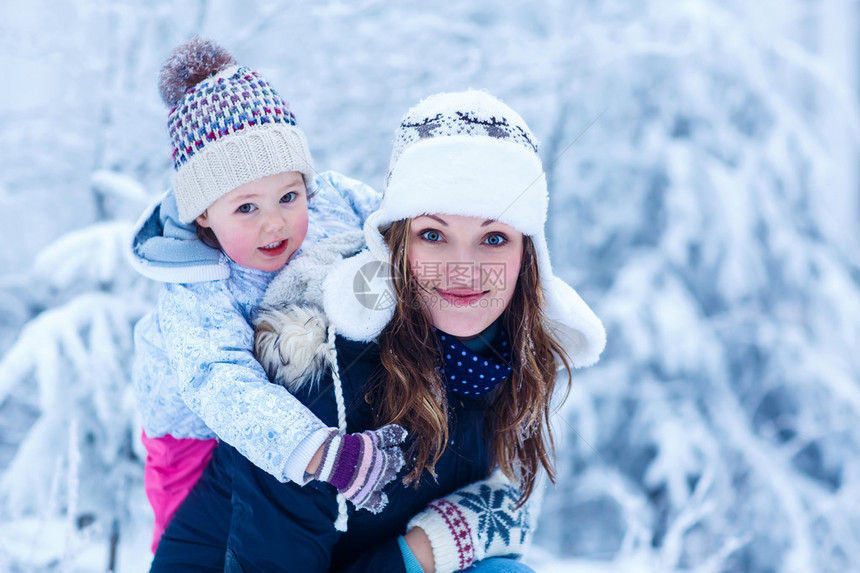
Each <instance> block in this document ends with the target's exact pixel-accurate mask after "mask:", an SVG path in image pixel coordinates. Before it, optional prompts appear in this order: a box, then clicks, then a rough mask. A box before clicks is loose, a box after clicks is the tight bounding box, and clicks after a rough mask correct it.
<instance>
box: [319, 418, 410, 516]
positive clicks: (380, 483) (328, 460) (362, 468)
mask: <svg viewBox="0 0 860 573" xmlns="http://www.w3.org/2000/svg"><path fill="white" fill-rule="evenodd" d="M406 435H407V432H406V430H404V429H403V428H402V427H400V426H398V425H396V424H390V425H388V426H384V427H382V428H379V429H378V430H367V431H366V432H361V433H359V434H337V433H332V435H331V436H329V437H328V438H327V439H326V441H325V442H324V443H323V459H322V462H321V463H320V465H319V468H317V471H316V473H314V474H313V476H314V478H315V479H318V480H320V481H324V482H327V483H330V484H331V485H333V486H334V487H335V488H336V489H337V490H338V491H339V492H340V493H342V494H343V496H344V497H345V498H346V499H348V500H350V501H351V502H352V503H353V504H355V506H356V507H357V508H359V509H366V510H368V511H370V512H371V513H379V512H380V511H382V509H383V508H384V507H385V505H386V504H387V503H388V496H386V495H385V494H384V493H383V492H382V490H383V488H384V487H385V486H386V485H387V484H388V483H389V482H391V481H392V480H393V479H394V478H395V477H397V472H399V471H400V468H402V467H403V464H404V458H403V450H402V444H403V441H404V440H405V439H406Z"/></svg>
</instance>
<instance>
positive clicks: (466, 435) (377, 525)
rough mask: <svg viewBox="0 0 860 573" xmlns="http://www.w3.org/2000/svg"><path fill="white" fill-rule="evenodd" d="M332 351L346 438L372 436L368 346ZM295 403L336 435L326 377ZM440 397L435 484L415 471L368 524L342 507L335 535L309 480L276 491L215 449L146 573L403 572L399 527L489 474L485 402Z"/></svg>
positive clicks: (330, 492) (331, 512) (329, 493)
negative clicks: (342, 527) (440, 447)
mask: <svg viewBox="0 0 860 573" xmlns="http://www.w3.org/2000/svg"><path fill="white" fill-rule="evenodd" d="M336 348H337V356H338V364H339V367H340V375H341V383H342V388H343V393H344V400H345V405H346V412H347V432H349V433H353V432H361V431H364V430H367V429H372V428H374V427H375V424H374V423H373V416H372V411H371V408H370V406H369V405H368V404H367V402H365V400H364V395H365V392H366V389H367V388H368V384H369V383H371V382H372V381H373V379H374V377H376V376H379V375H380V373H381V371H382V367H381V365H380V362H379V348H378V345H377V344H376V343H375V342H371V343H363V342H352V341H349V340H347V339H343V338H338V339H337V341H336ZM296 396H297V397H298V398H299V399H300V400H301V401H302V402H303V403H304V404H305V405H307V406H308V408H310V409H311V410H312V411H313V413H314V414H316V415H317V416H318V417H319V418H320V419H321V420H322V421H323V423H325V424H329V425H332V426H337V406H336V401H335V395H334V390H333V384H332V379H331V373H330V371H327V372H326V374H325V376H324V377H323V378H322V380H321V381H320V382H319V384H317V385H311V384H307V385H306V386H305V387H304V388H302V389H301V390H300V391H298V392H296ZM448 398H449V432H450V435H449V443H448V445H447V447H446V449H445V452H444V454H443V455H442V457H441V458H440V460H439V462H438V463H437V464H436V473H437V475H438V479H434V478H433V477H432V476H430V474H429V473H428V472H425V474H424V476H423V477H422V479H421V481H420V484H419V487H418V488H417V489H416V488H415V487H414V486H412V485H410V486H404V485H403V484H402V482H401V480H400V479H397V480H395V481H393V482H392V483H390V484H388V486H387V487H386V489H385V492H386V494H387V495H388V498H389V503H388V505H387V506H386V508H385V510H384V511H383V512H382V513H380V514H378V515H374V514H371V513H370V512H368V511H366V510H355V508H354V507H353V506H352V505H351V504H348V508H349V509H348V511H349V521H348V530H347V531H346V532H345V533H341V532H339V531H336V530H335V528H334V522H335V519H336V518H337V515H338V508H337V502H336V498H335V495H336V493H337V492H336V490H335V489H334V487H332V486H330V485H329V484H326V483H322V482H318V481H311V482H310V483H308V484H307V485H305V486H299V485H297V484H295V483H293V482H287V483H282V482H279V481H278V480H276V479H275V478H273V477H272V476H271V475H270V474H268V473H267V472H265V471H264V470H261V469H260V468H258V467H256V466H255V465H254V464H253V463H251V462H249V461H248V460H247V459H246V458H244V457H243V456H242V455H240V454H238V453H237V452H236V451H235V450H233V449H232V448H231V447H230V446H228V445H227V444H225V443H221V444H220V445H219V446H218V448H216V452H215V455H213V458H212V461H211V462H210V464H209V466H208V467H207V469H206V471H205V472H204V474H203V477H202V478H201V479H200V482H199V483H198V484H197V485H196V486H195V488H194V490H192V492H191V494H190V495H189V497H188V498H187V499H186V501H185V502H184V503H183V505H182V506H181V507H180V509H179V511H178V512H177V513H176V515H175V516H174V518H173V520H172V521H171V523H170V525H169V526H168V528H167V531H166V532H165V534H164V537H163V538H162V540H161V543H160V545H159V548H158V553H157V554H156V556H155V559H154V561H153V565H152V569H151V571H153V572H161V571H165V572H168V571H170V572H172V571H177V570H182V571H220V570H224V571H228V572H234V571H243V572H246V573H247V572H252V571H284V572H290V571H296V572H301V573H308V572H314V571H319V572H326V571H338V572H341V571H343V572H346V571H350V572H358V571H367V572H370V571H372V572H376V573H386V572H392V573H393V572H397V573H405V567H404V564H403V559H402V556H401V553H400V549H399V547H398V544H397V536H399V535H401V534H403V533H404V532H405V527H406V524H407V522H408V521H409V519H410V518H412V517H413V516H414V515H415V514H417V513H419V512H421V511H422V510H424V509H425V507H426V506H427V504H428V503H429V502H430V501H432V500H434V499H437V498H440V497H443V496H445V495H447V494H450V493H452V492H454V491H455V490H457V489H459V488H461V487H464V486H466V485H468V484H471V483H473V482H476V481H479V480H482V479H485V478H486V477H487V476H488V474H489V472H490V461H489V449H488V445H489V440H488V438H487V436H486V433H485V428H484V420H485V410H486V408H487V406H488V401H487V399H468V398H462V397H459V396H457V395H455V394H450V393H449V396H448ZM406 471H407V468H404V470H402V471H401V475H400V477H403V475H405V474H406ZM231 512H232V515H230V513H231ZM228 524H229V531H228V530H227V527H228ZM225 538H226V540H225ZM225 545H226V548H227V550H226V566H225V565H224V560H225V551H224V547H225Z"/></svg>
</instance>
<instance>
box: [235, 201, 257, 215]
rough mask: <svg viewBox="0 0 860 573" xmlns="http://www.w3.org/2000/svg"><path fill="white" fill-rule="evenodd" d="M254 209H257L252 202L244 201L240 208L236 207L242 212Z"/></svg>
mask: <svg viewBox="0 0 860 573" xmlns="http://www.w3.org/2000/svg"><path fill="white" fill-rule="evenodd" d="M254 209H256V207H254V206H253V205H251V204H250V203H242V204H241V205H239V207H238V208H236V210H237V211H239V212H240V213H250V212H251V211H253V210H254Z"/></svg>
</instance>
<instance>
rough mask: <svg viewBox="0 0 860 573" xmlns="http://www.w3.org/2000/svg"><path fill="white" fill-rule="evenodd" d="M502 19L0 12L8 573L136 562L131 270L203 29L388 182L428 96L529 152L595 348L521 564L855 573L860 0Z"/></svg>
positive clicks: (524, 5)
mask: <svg viewBox="0 0 860 573" xmlns="http://www.w3.org/2000/svg"><path fill="white" fill-rule="evenodd" d="M431 4H432V7H430V6H431ZM492 4H493V3H488V2H479V1H459V2H454V1H450V2H447V1H446V2H441V3H423V2H417V1H408V2H382V1H373V0H362V1H349V2H347V1H345V0H342V1H329V0H326V1H323V0H313V1H310V0H293V1H291V2H272V1H250V2H230V1H227V0H217V1H215V0H213V1H211V2H206V1H205V0H197V1H188V2H174V1H170V0H150V1H148V2H136V1H134V0H98V1H97V0H77V1H74V2H56V1H53V0H31V1H30V2H27V3H24V2H19V1H17V0H11V1H9V2H3V3H2V4H0V70H2V75H3V79H2V81H0V233H2V235H0V236H2V243H0V571H4V572H6V571H8V572H17V571H22V572H23V571H80V572H100V571H106V570H108V568H109V567H111V566H113V567H114V568H115V571H117V572H118V573H135V572H140V571H145V570H147V568H148V558H149V555H148V550H147V547H148V535H149V530H150V526H151V516H150V514H149V509H148V506H147V503H146V500H145V498H144V496H143V491H142V483H141V474H142V465H141V457H140V448H139V445H138V444H137V440H136V436H137V435H138V427H137V423H136V419H135V413H134V405H133V401H132V400H131V398H130V395H129V391H128V376H129V364H130V356H131V352H132V345H131V336H130V335H131V328H132V325H133V324H134V322H135V321H136V320H137V319H138V318H139V317H140V316H141V315H142V314H143V313H145V312H146V311H147V310H148V309H149V308H150V306H151V304H152V300H153V295H154V292H155V285H154V284H151V283H148V282H147V281H145V280H142V279H140V278H138V277H137V276H135V274H134V272H133V271H132V270H131V269H130V268H129V267H128V266H127V265H126V263H125V262H124V259H123V253H122V246H123V240H124V236H125V233H127V231H128V228H129V226H130V224H131V223H132V222H133V220H134V219H135V218H136V216H137V214H138V213H139V212H140V210H141V209H142V208H143V206H144V205H145V203H146V202H147V201H148V200H149V198H150V197H152V196H154V195H155V194H157V193H160V192H161V191H162V190H163V189H164V188H165V187H166V185H167V184H168V180H169V175H170V169H171V167H170V163H169V154H170V151H169V149H168V143H167V137H166V134H165V119H166V113H167V110H166V109H165V108H164V107H163V105H162V103H161V101H160V99H159V97H158V94H157V90H156V76H157V72H158V68H159V66H160V64H161V62H162V60H163V59H164V58H165V57H166V55H167V54H168V53H169V51H170V49H171V48H172V47H173V46H174V45H176V44H177V43H179V42H181V41H183V40H185V39H187V38H188V37H190V36H191V35H194V34H200V35H203V36H207V37H211V38H213V39H216V40H217V41H219V42H221V43H222V44H223V45H225V46H226V47H228V48H229V49H230V50H232V51H233V52H234V54H235V55H236V56H237V59H238V60H239V61H240V62H242V63H245V64H247V65H250V66H252V67H255V68H257V69H258V70H260V71H261V72H262V73H263V75H265V76H266V77H267V78H268V79H269V80H270V81H271V82H272V83H273V84H274V85H275V86H276V87H277V88H278V89H279V91H280V92H281V93H282V95H283V96H284V97H285V98H286V99H287V100H289V101H290V102H291V104H292V107H293V110H294V112H295V113H296V115H297V117H298V120H299V123H300V125H301V126H302V127H303V129H304V130H305V132H306V133H307V135H308V138H309V140H310V143H311V146H312V149H313V152H314V155H315V158H316V161H317V164H318V166H320V167H321V168H325V169H336V170H339V171H342V172H344V173H346V174H349V175H351V176H354V177H357V178H360V179H363V180H365V181H367V182H368V183H370V184H373V185H376V186H379V185H380V184H381V181H382V174H383V172H384V169H385V166H386V164H387V159H388V153H389V150H390V143H391V134H392V132H393V129H394V127H395V126H396V124H397V122H398V120H399V117H400V116H401V114H402V113H403V112H405V110H406V109H407V108H408V107H409V106H410V105H412V104H414V103H416V102H417V101H418V100H419V99H420V98H422V97H424V96H426V95H429V94H431V93H434V92H437V91H442V90H460V89H465V88H467V87H474V88H483V89H487V90H488V91H490V92H492V93H494V94H496V95H498V96H500V97H501V98H502V99H504V100H505V101H506V102H508V103H509V104H510V105H512V106H513V107H514V108H515V109H517V110H518V111H520V112H521V114H522V115H523V116H524V117H525V118H526V120H527V121H528V122H529V123H530V125H531V126H532V128H533V130H534V131H535V133H536V135H537V136H538V137H539V139H540V140H541V141H542V143H543V147H542V155H543V158H544V161H545V165H546V168H547V171H548V174H549V181H550V185H551V195H552V198H551V221H550V240H551V249H552V254H553V258H554V263H555V266H556V269H557V272H558V273H559V274H561V275H562V276H563V277H565V278H566V279H567V280H568V281H569V282H571V283H572V284H573V285H575V286H576V287H577V288H578V289H579V291H580V293H581V294H582V295H583V296H584V298H585V299H586V300H587V301H589V302H590V303H591V305H592V306H593V308H594V309H595V310H596V311H597V313H598V314H599V315H600V316H601V317H602V318H603V319H604V322H605V324H606V326H607V330H608V335H609V342H608V346H607V349H606V352H605V354H604V356H603V359H602V360H601V362H600V364H599V365H598V366H596V367H594V368H591V369H588V370H585V371H582V372H577V373H576V376H575V380H574V387H573V391H572V392H571V394H570V397H569V398H568V400H567V402H566V403H565V404H564V406H563V407H562V408H561V410H560V411H559V413H558V414H557V415H556V417H555V420H556V427H557V430H558V436H559V449H558V455H559V467H560V476H561V477H560V480H559V484H558V486H557V487H555V488H554V489H552V490H549V491H548V492H547V493H546V495H545V497H544V506H543V510H542V516H541V523H540V528H539V530H538V533H537V535H536V540H535V545H534V547H533V548H532V551H531V553H530V555H529V557H528V562H529V563H530V564H531V565H532V566H534V567H535V568H536V569H537V570H538V571H571V572H590V573H591V572H601V573H602V572H607V571H630V572H634V573H637V572H640V571H641V572H655V573H663V572H675V571H679V572H680V571H695V572H701V573H710V572H713V573H717V572H724V571H725V572H729V571H730V572H735V571H740V572H802V573H805V572H815V573H818V572H839V573H841V572H846V571H860V424H858V423H857V420H858V419H860V382H859V381H860V352H858V349H860V233H858V220H860V178H858V166H860V161H858V160H860V99H858V93H860V89H858V88H860V79H858V77H860V58H858V54H860V41H858V37H860V34H858V23H860V2H857V0H820V1H817V2H816V1H812V0H767V1H764V0H757V1H755V2H749V1H745V0H651V1H648V2H641V1H640V0H599V1H598V0H547V1H543V2H533V1H529V0H506V1H505V2H497V3H495V4H498V5H496V6H492Z"/></svg>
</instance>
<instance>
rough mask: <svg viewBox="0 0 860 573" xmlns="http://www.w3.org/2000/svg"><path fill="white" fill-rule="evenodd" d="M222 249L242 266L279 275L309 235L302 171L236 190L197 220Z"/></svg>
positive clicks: (263, 179)
mask: <svg viewBox="0 0 860 573" xmlns="http://www.w3.org/2000/svg"><path fill="white" fill-rule="evenodd" d="M197 224H198V225H200V226H201V227H208V228H211V229H212V232H213V233H215V237H216V238H217V239H218V243H219V244H220V245H221V249H222V250H223V251H224V253H226V254H227V256H228V257H230V258H231V259H233V260H234V261H235V262H237V263H239V264H240V265H242V266H245V267H250V268H252V269H259V270H261V271H277V270H278V269H280V268H281V267H283V266H284V265H285V264H286V263H287V262H288V261H289V260H290V259H291V258H292V256H293V255H294V254H295V253H296V251H297V250H299V247H301V246H302V242H303V241H304V240H305V235H307V232H308V200H307V189H306V188H305V182H304V179H303V178H302V174H301V173H299V172H297V171H290V172H284V173H277V174H275V175H269V176H267V177H263V178H262V179H257V180H256V181H251V182H249V183H245V184H244V185H240V186H239V187H236V188H235V189H233V190H232V191H230V192H229V193H227V194H226V195H223V196H222V197H221V198H220V199H218V200H217V201H215V202H214V203H212V204H211V205H210V206H209V208H208V209H206V211H205V212H204V213H203V214H202V215H200V216H199V217H197Z"/></svg>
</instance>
